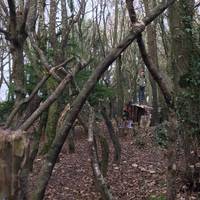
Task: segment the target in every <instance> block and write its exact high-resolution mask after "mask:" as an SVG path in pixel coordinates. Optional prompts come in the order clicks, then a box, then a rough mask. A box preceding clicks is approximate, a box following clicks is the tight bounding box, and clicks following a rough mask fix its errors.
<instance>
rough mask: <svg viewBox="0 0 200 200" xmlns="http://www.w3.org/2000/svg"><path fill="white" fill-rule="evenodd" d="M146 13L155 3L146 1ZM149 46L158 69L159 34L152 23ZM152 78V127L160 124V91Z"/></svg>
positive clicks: (148, 28) (152, 59) (152, 61)
mask: <svg viewBox="0 0 200 200" xmlns="http://www.w3.org/2000/svg"><path fill="white" fill-rule="evenodd" d="M144 5H145V12H146V14H148V13H149V10H150V9H152V8H153V7H155V5H154V3H153V1H152V0H151V1H149V0H145V1H144ZM147 45H148V55H149V59H151V63H152V65H154V66H155V67H156V68H158V55H157V33H156V24H155V22H152V23H151V24H150V25H149V26H147ZM149 76H150V83H151V88H152V96H153V100H152V104H153V112H152V121H151V123H152V125H155V124H157V123H158V89H157V84H156V81H155V80H154V79H153V78H152V76H151V74H149Z"/></svg>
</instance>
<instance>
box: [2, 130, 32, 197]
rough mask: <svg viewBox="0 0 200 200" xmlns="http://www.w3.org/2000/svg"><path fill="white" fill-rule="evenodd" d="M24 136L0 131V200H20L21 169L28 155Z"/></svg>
mask: <svg viewBox="0 0 200 200" xmlns="http://www.w3.org/2000/svg"><path fill="white" fill-rule="evenodd" d="M26 134H27V133H25V132H23V131H15V132H11V131H9V130H0V157H1V163H0V200H4V199H9V200H22V198H21V193H22V191H23V187H22V185H21V184H20V176H21V169H22V168H23V167H24V164H25V163H26V162H27V159H28V153H29V150H28V146H29V139H28V138H27V135H26Z"/></svg>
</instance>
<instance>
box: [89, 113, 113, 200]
mask: <svg viewBox="0 0 200 200" xmlns="http://www.w3.org/2000/svg"><path fill="white" fill-rule="evenodd" d="M94 120H95V113H94V110H91V113H90V117H89V128H88V142H89V151H90V156H91V164H92V169H93V174H94V178H95V181H96V184H97V187H98V190H99V192H100V193H101V197H102V198H103V199H104V200H111V199H113V197H112V194H111V193H110V191H109V189H108V186H107V184H106V182H105V180H104V177H103V175H102V173H101V170H100V166H99V162H98V157H97V153H96V152H97V149H95V147H96V146H95V145H94V133H93V131H94Z"/></svg>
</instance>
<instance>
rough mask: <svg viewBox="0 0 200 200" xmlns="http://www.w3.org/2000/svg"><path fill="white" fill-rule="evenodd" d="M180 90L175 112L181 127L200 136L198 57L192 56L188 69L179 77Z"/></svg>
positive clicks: (199, 67) (199, 70) (199, 63)
mask: <svg viewBox="0 0 200 200" xmlns="http://www.w3.org/2000/svg"><path fill="white" fill-rule="evenodd" d="M179 84H180V86H181V87H182V88H183V90H182V92H181V93H180V94H179V95H178V97H177V103H176V106H177V114H178V116H179V118H180V121H181V124H182V125H183V127H186V125H187V129H188V130H189V131H190V133H191V134H196V135H198V136H200V134H199V133H200V113H199V111H200V92H199V91H200V90H199V88H200V58H199V57H198V56H196V57H193V60H192V63H191V66H190V70H189V71H188V73H187V74H184V75H183V76H182V77H181V79H180V83H179Z"/></svg>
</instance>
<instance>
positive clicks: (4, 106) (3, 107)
mask: <svg viewBox="0 0 200 200" xmlns="http://www.w3.org/2000/svg"><path fill="white" fill-rule="evenodd" d="M13 104H14V102H11V101H4V102H0V113H1V115H0V122H1V123H2V122H5V120H6V118H7V116H8V115H9V114H10V112H11V110H12V107H13Z"/></svg>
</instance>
